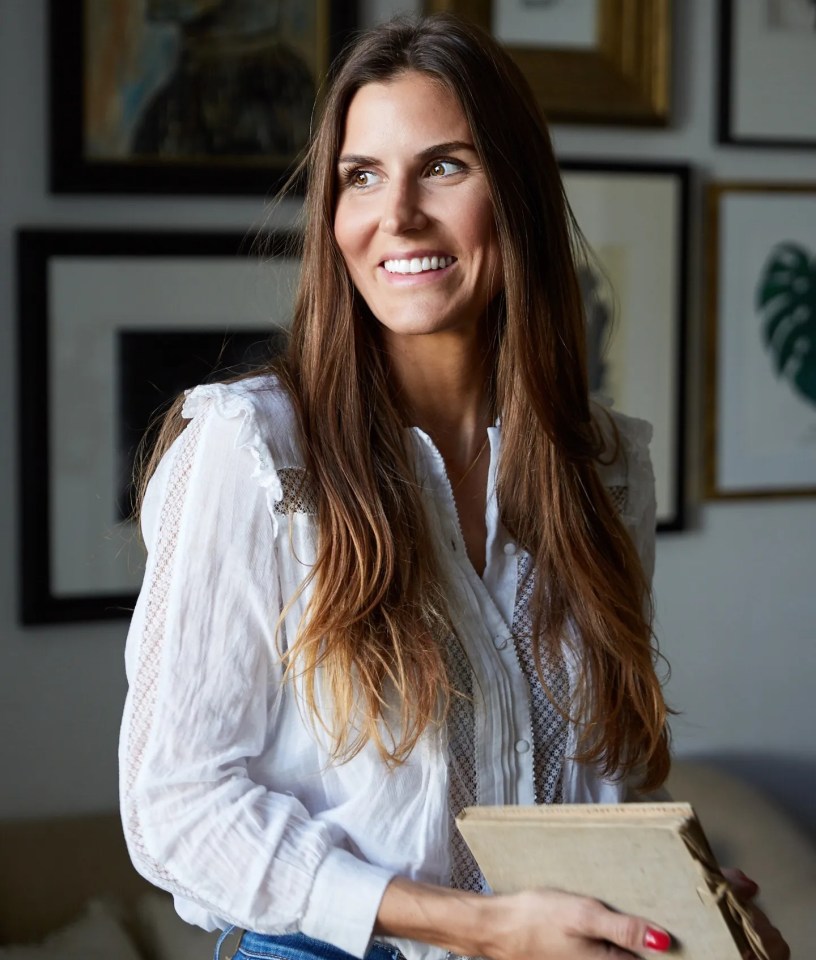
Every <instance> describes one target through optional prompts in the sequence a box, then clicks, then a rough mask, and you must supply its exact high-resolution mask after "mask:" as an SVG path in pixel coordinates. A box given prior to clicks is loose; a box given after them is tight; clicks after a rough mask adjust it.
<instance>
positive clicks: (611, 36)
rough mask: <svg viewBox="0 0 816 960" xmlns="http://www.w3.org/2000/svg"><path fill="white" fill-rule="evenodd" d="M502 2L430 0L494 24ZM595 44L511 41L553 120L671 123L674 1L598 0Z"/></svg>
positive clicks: (430, 4)
mask: <svg viewBox="0 0 816 960" xmlns="http://www.w3.org/2000/svg"><path fill="white" fill-rule="evenodd" d="M495 2H498V0H426V3H425V10H426V12H427V13H441V12H449V13H455V14H457V15H458V16H461V17H464V18H466V19H469V20H471V21H473V22H474V23H477V24H478V25H479V26H481V27H483V28H484V29H485V30H488V31H490V30H491V22H492V21H491V14H492V12H493V4H494V3H495ZM597 4H598V14H597V16H598V23H597V31H596V46H595V47H594V48H593V49H589V50H584V49H573V48H568V47H561V48H559V47H552V48H548V47H521V46H512V45H508V46H507V49H508V51H509V52H510V55H511V56H512V57H513V59H514V60H515V61H516V63H518V65H519V66H520V67H521V69H522V70H523V71H524V75H525V76H526V77H527V79H528V80H529V81H530V85H531V86H532V88H533V91H534V93H535V95H536V97H537V99H538V102H539V104H540V106H541V108H542V110H543V111H544V113H545V115H546V116H547V118H548V119H549V120H551V121H557V122H559V123H602V124H625V125H631V126H665V125H666V124H668V122H669V109H670V87H671V84H670V74H671V14H672V10H671V7H672V4H671V0H597Z"/></svg>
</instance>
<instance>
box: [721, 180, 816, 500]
mask: <svg viewBox="0 0 816 960" xmlns="http://www.w3.org/2000/svg"><path fill="white" fill-rule="evenodd" d="M708 216H709V238H710V240H709V243H710V246H709V251H708V258H707V263H708V336H707V360H708V364H707V384H708V389H707V403H706V413H707V422H706V435H707V470H706V494H707V495H708V496H709V497H712V498H728V497H730V498H735V497H772V496H774V497H778V496H793V495H813V494H816V182H814V183H812V184H779V183H776V184H775V183H718V184H714V185H712V186H711V187H710V189H709V193H708Z"/></svg>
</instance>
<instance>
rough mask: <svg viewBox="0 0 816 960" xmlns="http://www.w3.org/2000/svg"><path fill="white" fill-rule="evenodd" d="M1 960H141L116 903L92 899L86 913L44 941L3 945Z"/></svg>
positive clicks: (0, 953) (0, 951)
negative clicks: (119, 914)
mask: <svg viewBox="0 0 816 960" xmlns="http://www.w3.org/2000/svg"><path fill="white" fill-rule="evenodd" d="M0 960H141V957H140V956H139V953H138V952H137V950H136V947H135V946H134V944H133V942H132V941H131V939H130V938H129V937H128V935H127V933H126V932H125V929H124V927H123V926H122V924H121V922H120V919H119V916H118V911H117V910H116V908H115V906H114V905H112V904H110V903H109V902H107V901H104V900H92V901H90V902H89V903H88V904H87V906H86V907H85V910H84V912H83V913H82V914H81V916H80V917H78V918H77V919H76V920H74V921H73V922H72V923H69V924H68V925H67V926H65V927H62V928H61V929H60V930H57V931H55V932H54V933H52V934H50V935H49V936H48V937H46V938H45V939H44V940H43V941H42V942H40V943H32V944H19V945H18V944H13V945H10V946H3V947H0Z"/></svg>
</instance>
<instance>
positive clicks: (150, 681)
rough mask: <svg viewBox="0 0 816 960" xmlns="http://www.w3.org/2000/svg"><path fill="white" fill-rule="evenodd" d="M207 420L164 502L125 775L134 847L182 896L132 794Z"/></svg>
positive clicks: (186, 448)
mask: <svg viewBox="0 0 816 960" xmlns="http://www.w3.org/2000/svg"><path fill="white" fill-rule="evenodd" d="M204 422H205V421H204V417H198V418H196V419H195V420H193V422H192V423H191V424H189V426H188V427H187V429H186V430H185V431H184V433H183V434H182V435H181V438H180V440H179V443H180V448H179V451H178V453H177V455H176V458H175V460H174V462H173V465H172V469H171V473H170V478H169V481H168V485H167V490H168V493H167V497H166V499H165V501H164V504H163V505H162V511H161V518H160V520H159V524H158V539H157V542H156V545H155V548H154V549H155V556H156V566H155V571H154V574H153V588H152V589H151V590H150V592H149V593H148V595H147V607H146V610H145V618H144V631H143V634H142V640H141V645H140V647H139V664H138V668H137V670H136V683H135V686H134V689H133V706H132V718H131V722H130V739H129V741H128V746H127V757H128V760H129V764H128V768H127V771H126V773H125V779H124V792H125V796H124V802H125V807H126V810H127V817H128V824H129V829H128V831H127V832H128V836H129V837H130V841H131V845H132V848H133V849H132V851H131V852H132V854H133V855H134V856H135V857H138V859H139V860H140V861H141V862H142V863H143V864H144V865H145V866H146V867H147V868H148V870H149V871H150V874H151V875H153V876H156V877H158V878H160V879H161V880H163V881H164V882H165V883H166V884H167V889H169V890H171V891H172V892H173V893H177V894H179V895H180V896H182V897H190V896H192V894H191V893H190V892H189V891H188V890H186V889H185V888H184V887H182V886H181V885H180V884H179V883H178V882H177V881H176V879H175V878H174V877H173V876H172V874H170V873H169V872H168V871H167V870H166V869H165V868H164V867H163V866H162V865H161V864H160V863H158V862H157V861H156V860H155V859H154V858H153V857H152V856H151V855H150V853H149V852H148V850H147V846H146V844H145V842H144V833H143V831H142V825H141V822H140V820H139V812H138V807H137V805H136V804H135V803H134V802H133V800H132V797H133V792H134V787H135V785H136V780H137V779H138V777H139V772H140V771H141V769H142V762H143V760H144V754H145V747H146V745H147V741H148V738H149V737H150V734H151V732H152V729H153V713H154V709H155V706H156V694H157V688H158V681H159V665H160V660H161V655H162V650H161V647H162V639H163V637H164V635H165V626H166V622H167V601H168V595H169V592H170V583H171V580H172V569H173V561H174V559H175V555H176V545H177V543H178V536H179V529H180V526H181V517H182V512H183V508H184V498H185V495H186V493H187V487H188V484H189V481H190V473H191V471H192V466H193V460H194V459H195V453H196V449H197V447H198V441H199V438H200V436H201V431H202V428H203V425H204Z"/></svg>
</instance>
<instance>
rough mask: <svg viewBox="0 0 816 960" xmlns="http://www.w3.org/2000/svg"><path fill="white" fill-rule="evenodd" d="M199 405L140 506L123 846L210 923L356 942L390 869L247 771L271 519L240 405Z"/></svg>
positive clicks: (263, 672)
mask: <svg viewBox="0 0 816 960" xmlns="http://www.w3.org/2000/svg"><path fill="white" fill-rule="evenodd" d="M215 407H216V405H215V404H213V405H207V407H206V409H204V411H203V412H202V413H201V414H200V415H198V416H195V417H194V419H193V420H192V421H191V423H190V425H189V426H188V427H187V429H186V430H185V431H184V432H183V433H182V435H181V436H180V437H179V439H178V440H177V441H176V443H175V444H174V446H173V447H172V448H171V450H170V451H169V452H168V453H167V455H166V456H165V458H164V459H163V461H162V463H161V464H160V467H159V469H158V471H157V472H156V474H155V476H154V478H153V479H152V481H151V484H150V487H149V490H148V494H147V498H146V502H145V507H144V511H143V531H144V538H145V542H146V544H147V546H148V564H147V570H146V575H145V581H144V585H143V588H142V591H141V594H140V596H139V600H138V604H137V607H136V610H135V613H134V617H133V621H132V624H131V629H130V632H129V635H128V644H127V653H126V664H127V673H128V682H129V693H128V699H127V704H126V708H125V715H124V720H123V726H122V734H121V742H120V771H121V774H120V775H121V801H122V816H123V822H124V827H125V834H126V837H127V841H128V846H129V849H130V852H131V856H132V858H133V861H134V864H135V865H136V867H137V869H138V870H139V871H140V872H141V873H142V874H143V875H144V876H145V877H147V878H148V879H149V880H150V881H151V882H153V883H155V884H156V885H158V886H161V887H164V888H165V889H168V890H170V891H171V892H172V893H174V894H175V895H176V896H177V897H179V898H181V899H183V900H185V901H189V902H192V903H194V904H196V905H198V906H200V907H201V908H203V909H204V910H206V911H208V913H209V914H210V915H211V916H213V917H216V918H218V919H219V920H220V921H222V922H224V923H234V924H236V925H238V926H241V927H244V928H247V929H252V930H256V931H258V932H261V933H268V932H284V931H294V930H300V931H302V932H304V933H306V934H308V935H310V936H313V937H316V938H320V939H324V940H328V941H329V942H331V943H333V944H335V945H336V946H338V947H340V948H341V949H344V950H346V951H347V952H349V953H352V954H355V955H357V956H363V955H364V953H365V950H366V948H367V946H368V943H369V940H370V937H371V931H372V929H373V924H374V920H375V917H376V912H377V909H378V907H379V902H380V899H381V897H382V894H383V892H384V889H385V886H386V885H387V883H388V881H389V880H390V879H391V876H392V872H391V871H388V870H385V869H382V868H380V867H378V866H374V865H372V864H368V863H366V862H364V861H362V860H360V859H358V858H356V857H354V856H353V855H352V854H351V853H350V852H349V851H347V850H346V849H343V847H342V846H338V845H336V843H337V839H336V838H335V837H333V836H332V832H331V829H330V827H329V826H328V825H327V824H326V823H325V822H323V821H321V820H319V819H312V818H311V817H310V815H309V813H308V811H307V810H306V808H305V807H304V806H303V804H302V803H301V802H300V801H299V800H297V799H296V798H295V797H294V796H292V795H291V794H290V793H287V792H283V791H282V792H280V793H276V792H274V790H273V789H270V788H269V787H268V786H264V785H261V784H259V783H256V782H254V781H253V779H252V776H251V771H252V765H253V759H254V758H256V757H258V756H259V755H260V754H261V753H262V752H263V751H264V749H266V748H267V747H268V738H269V737H270V724H274V722H275V717H276V713H277V710H278V703H279V698H280V696H281V666H280V663H279V658H278V655H277V652H276V640H275V627H276V624H277V620H278V616H279V613H280V608H281V606H280V601H281V598H280V596H279V593H280V588H279V576H278V570H277V568H276V543H275V523H274V517H273V516H272V514H271V512H270V509H269V504H268V489H264V486H266V487H267V488H268V486H269V484H268V483H267V484H266V485H264V484H262V483H260V482H259V481H258V478H257V472H258V471H257V467H258V463H257V450H256V451H253V450H252V449H250V445H248V444H245V443H242V442H241V440H242V437H243V436H244V435H245V434H246V419H247V416H248V413H247V411H246V410H243V411H239V410H232V411H229V413H228V415H226V416H225V415H223V411H217V410H216V409H215ZM229 414H231V415H229Z"/></svg>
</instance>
